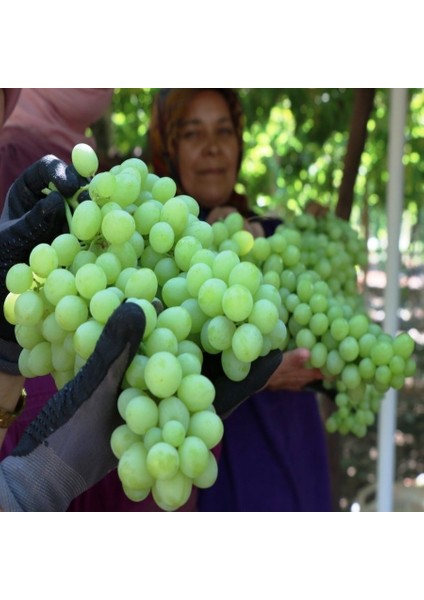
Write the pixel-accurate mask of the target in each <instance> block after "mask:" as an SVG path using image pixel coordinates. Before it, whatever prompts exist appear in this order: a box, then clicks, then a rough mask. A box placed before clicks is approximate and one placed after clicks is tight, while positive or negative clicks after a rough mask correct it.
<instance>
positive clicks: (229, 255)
mask: <svg viewBox="0 0 424 600" xmlns="http://www.w3.org/2000/svg"><path fill="white" fill-rule="evenodd" d="M224 227H225V225H224ZM239 263H240V258H239V256H238V255H237V253H236V252H233V251H232V250H223V251H222V252H218V254H217V255H216V256H215V258H214V261H213V264H212V273H213V276H214V277H217V278H219V279H222V280H223V281H225V282H226V283H228V278H229V276H230V273H231V271H232V270H233V269H234V267H235V266H236V265H238V264H239Z"/></svg>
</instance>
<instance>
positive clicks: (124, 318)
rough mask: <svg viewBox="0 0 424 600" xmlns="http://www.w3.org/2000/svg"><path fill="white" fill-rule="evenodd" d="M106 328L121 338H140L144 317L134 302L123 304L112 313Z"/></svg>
mask: <svg viewBox="0 0 424 600" xmlns="http://www.w3.org/2000/svg"><path fill="white" fill-rule="evenodd" d="M106 328H107V329H108V330H109V331H111V332H115V333H116V335H118V336H119V337H121V338H122V337H123V336H128V338H129V339H130V338H131V337H132V336H135V337H136V338H141V337H142V336H143V334H144V330H145V328H146V316H145V314H144V311H143V309H142V308H141V306H139V305H138V304H136V303H135V302H124V303H123V304H121V305H120V306H118V308H117V309H116V310H115V311H114V312H113V314H112V316H111V317H110V318H109V321H108V322H107V324H106V327H105V329H106Z"/></svg>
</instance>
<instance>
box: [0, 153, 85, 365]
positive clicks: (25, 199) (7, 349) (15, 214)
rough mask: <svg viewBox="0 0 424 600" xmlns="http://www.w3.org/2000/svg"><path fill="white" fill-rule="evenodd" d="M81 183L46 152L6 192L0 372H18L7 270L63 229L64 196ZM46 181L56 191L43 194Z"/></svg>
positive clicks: (1, 229) (0, 242)
mask: <svg viewBox="0 0 424 600" xmlns="http://www.w3.org/2000/svg"><path fill="white" fill-rule="evenodd" d="M85 183H86V180H85V179H83V178H82V177H81V176H80V175H78V173H77V172H76V171H75V169H74V168H73V167H69V166H68V165H66V163H64V162H63V161H61V160H59V159H58V158H56V157H55V156H53V155H49V156H45V157H44V158H42V159H40V160H39V161H37V162H36V163H34V164H33V165H31V167H29V168H28V169H26V170H25V171H24V173H23V174H22V175H21V176H20V177H19V178H18V179H17V180H16V181H15V183H14V184H13V185H12V186H11V188H10V190H9V192H8V195H7V198H6V203H5V206H4V209H3V212H2V214H1V218H0V303H1V309H2V310H1V311H0V371H3V372H6V373H10V374H15V375H16V374H18V373H19V370H18V366H17V360H18V356H19V352H20V348H19V346H18V345H17V344H16V340H15V335H14V328H13V326H12V325H10V323H8V322H7V321H6V320H5V318H4V313H3V303H4V300H5V298H6V296H7V294H8V290H7V288H6V285H5V280H6V275H7V272H8V270H9V269H10V267H11V266H12V265H14V264H16V263H20V262H26V263H27V262H28V259H29V255H30V253H31V250H32V249H33V248H34V247H35V246H37V245H38V244H41V243H43V242H45V243H50V242H52V241H53V240H54V238H55V237H56V236H57V235H59V234H60V233H62V232H63V231H66V229H67V225H66V218H65V203H64V197H66V198H67V197H71V196H72V195H74V194H75V193H76V192H77V190H78V189H79V188H80V187H81V186H82V185H84V184H85ZM49 184H53V185H54V187H55V188H56V189H57V190H58V191H53V192H51V193H50V194H49V195H48V196H46V195H45V193H44V192H43V190H44V189H45V188H48V186H49Z"/></svg>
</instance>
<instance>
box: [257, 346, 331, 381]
mask: <svg viewBox="0 0 424 600" xmlns="http://www.w3.org/2000/svg"><path fill="white" fill-rule="evenodd" d="M309 357H310V352H309V350H307V349H306V348H297V349H296V350H290V351H289V352H286V353H285V354H284V358H283V360H282V362H281V364H280V365H279V367H278V368H277V369H276V370H275V372H274V373H273V374H272V375H271V377H270V379H269V381H268V384H267V388H268V389H270V390H273V391H276V390H292V391H297V390H301V389H303V388H305V387H307V386H308V385H309V384H310V383H312V382H315V381H317V380H322V379H323V375H322V373H321V371H320V370H319V369H310V368H308V367H307V366H306V363H307V362H308V360H309Z"/></svg>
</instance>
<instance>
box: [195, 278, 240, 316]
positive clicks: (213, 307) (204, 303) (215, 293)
mask: <svg viewBox="0 0 424 600" xmlns="http://www.w3.org/2000/svg"><path fill="white" fill-rule="evenodd" d="M233 287H234V286H233ZM228 289H231V288H227V284H226V283H225V282H224V281H222V279H217V278H216V277H212V278H210V279H208V280H207V281H205V282H204V283H202V285H201V286H200V288H199V292H198V296H197V301H198V303H199V306H200V308H201V309H202V311H203V312H204V313H205V315H207V316H208V317H216V316H217V315H221V314H222V312H223V310H224V312H225V308H224V305H225V296H226V294H227V291H228Z"/></svg>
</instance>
